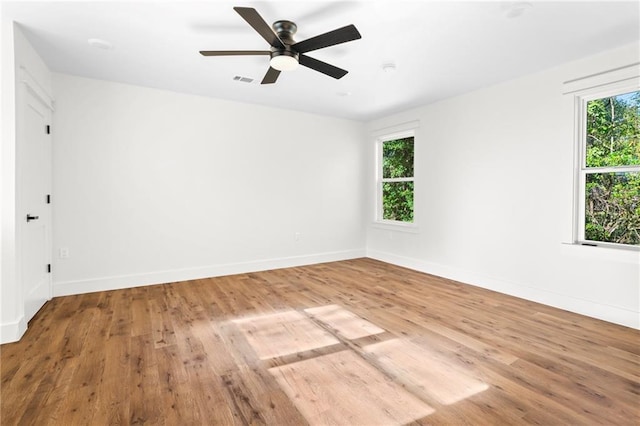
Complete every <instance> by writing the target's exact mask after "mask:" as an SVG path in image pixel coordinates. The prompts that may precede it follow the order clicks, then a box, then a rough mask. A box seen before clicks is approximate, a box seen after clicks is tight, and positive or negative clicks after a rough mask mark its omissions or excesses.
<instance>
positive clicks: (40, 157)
mask: <svg viewBox="0 0 640 426" xmlns="http://www.w3.org/2000/svg"><path fill="white" fill-rule="evenodd" d="M21 95H22V99H21V101H22V102H20V104H21V106H20V110H19V114H20V116H19V118H18V123H19V124H18V135H17V136H18V137H17V145H18V150H17V153H18V161H17V164H18V179H19V180H18V191H19V192H18V203H19V206H20V207H19V209H18V221H19V223H20V263H21V278H22V279H21V281H22V288H23V300H24V315H25V320H26V321H29V320H30V319H31V318H33V316H34V315H35V314H36V312H38V310H39V309H40V308H41V307H42V305H44V304H45V302H46V301H47V300H49V299H51V274H50V273H49V265H50V264H51V252H52V249H51V205H50V204H49V201H50V200H49V199H48V196H49V194H51V163H52V158H51V135H50V134H49V133H50V132H49V128H48V127H47V126H48V125H49V124H50V118H51V111H50V109H49V108H48V107H47V106H46V105H45V104H44V103H43V102H41V101H40V99H39V98H38V97H36V96H35V95H34V94H33V92H32V91H31V90H30V89H29V87H27V86H26V85H23V86H22V93H21Z"/></svg>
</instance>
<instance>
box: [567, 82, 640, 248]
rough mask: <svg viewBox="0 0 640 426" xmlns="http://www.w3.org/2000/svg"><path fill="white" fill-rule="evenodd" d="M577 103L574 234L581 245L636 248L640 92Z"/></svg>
mask: <svg viewBox="0 0 640 426" xmlns="http://www.w3.org/2000/svg"><path fill="white" fill-rule="evenodd" d="M582 105H583V120H584V125H583V126H584V127H583V130H582V131H583V141H582V144H583V149H582V150H581V152H582V154H581V167H580V190H581V196H580V209H579V210H580V212H579V214H580V216H581V217H580V218H579V219H580V220H579V223H580V227H581V229H580V230H579V232H580V234H581V235H582V239H583V240H584V241H592V242H598V243H614V244H623V245H630V246H640V91H633V92H627V93H620V92H618V93H615V94H611V95H609V96H606V97H598V98H588V99H587V98H585V99H583V102H582Z"/></svg>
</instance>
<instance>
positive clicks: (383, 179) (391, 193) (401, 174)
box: [377, 132, 414, 224]
mask: <svg viewBox="0 0 640 426" xmlns="http://www.w3.org/2000/svg"><path fill="white" fill-rule="evenodd" d="M378 142H379V144H378V209H377V210H378V213H377V220H378V221H379V222H386V223H397V224H413V223H414V167H413V165H414V143H413V142H414V135H413V132H409V133H403V134H397V135H394V136H387V137H382V138H379V139H378Z"/></svg>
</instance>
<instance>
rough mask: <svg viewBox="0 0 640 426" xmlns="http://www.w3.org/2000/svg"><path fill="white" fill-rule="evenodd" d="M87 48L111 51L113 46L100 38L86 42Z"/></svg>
mask: <svg viewBox="0 0 640 426" xmlns="http://www.w3.org/2000/svg"><path fill="white" fill-rule="evenodd" d="M87 43H89V46H91V47H95V48H98V49H102V50H111V49H113V45H112V44H111V43H109V42H108V41H106V40H102V39H101V38H90V39H89V40H87Z"/></svg>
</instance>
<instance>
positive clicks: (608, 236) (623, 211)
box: [585, 172, 640, 245]
mask: <svg viewBox="0 0 640 426" xmlns="http://www.w3.org/2000/svg"><path fill="white" fill-rule="evenodd" d="M586 178H587V179H586V197H585V238H586V239H587V240H592V241H604V242H610V243H619V244H634V245H640V172H628V173H590V174H588V175H587V177H586Z"/></svg>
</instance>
